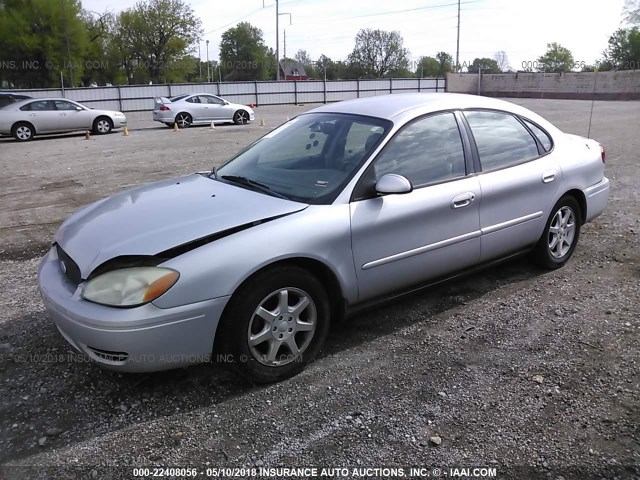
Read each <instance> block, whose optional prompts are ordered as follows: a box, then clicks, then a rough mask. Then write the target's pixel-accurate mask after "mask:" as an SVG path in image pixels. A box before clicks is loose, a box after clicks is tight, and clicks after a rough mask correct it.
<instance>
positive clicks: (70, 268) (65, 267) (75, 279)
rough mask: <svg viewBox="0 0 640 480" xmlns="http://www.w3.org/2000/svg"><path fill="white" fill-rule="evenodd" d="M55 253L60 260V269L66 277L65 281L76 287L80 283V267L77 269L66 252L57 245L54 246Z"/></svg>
mask: <svg viewBox="0 0 640 480" xmlns="http://www.w3.org/2000/svg"><path fill="white" fill-rule="evenodd" d="M56 251H57V252H58V259H59V260H60V268H61V269H62V271H63V272H64V274H65V276H66V277H67V280H69V281H70V282H71V283H72V284H73V285H74V286H76V287H77V286H78V285H79V284H80V282H81V281H82V276H81V274H80V267H78V264H77V263H76V262H74V261H73V259H72V258H71V257H70V256H69V255H67V252H65V251H64V250H63V249H62V247H60V245H58V244H56Z"/></svg>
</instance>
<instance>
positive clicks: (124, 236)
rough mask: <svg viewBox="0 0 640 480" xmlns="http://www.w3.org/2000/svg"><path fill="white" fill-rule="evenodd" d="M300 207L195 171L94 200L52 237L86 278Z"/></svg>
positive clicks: (295, 203)
mask: <svg viewBox="0 0 640 480" xmlns="http://www.w3.org/2000/svg"><path fill="white" fill-rule="evenodd" d="M247 204H249V205H252V208H250V209H249V208H246V205H247ZM304 208H306V205H305V204H301V203H297V202H292V201H289V200H283V199H280V198H275V197H270V196H265V195H263V194H260V193H257V192H253V191H250V190H246V189H242V188H238V187H235V186H232V185H228V184H225V183H221V182H218V181H215V180H211V179H209V178H206V177H204V176H201V175H197V174H194V175H188V176H184V177H180V178H175V179H170V180H163V181H160V182H156V183H152V184H149V185H145V186H142V187H138V188H134V189H132V190H127V191H123V192H120V193H118V194H116V195H113V196H112V197H109V198H107V199H105V200H101V201H99V202H97V203H94V204H93V205H92V206H90V207H89V208H85V209H83V210H81V211H79V212H77V213H76V214H74V215H72V216H71V217H69V218H68V219H67V220H65V221H64V222H63V223H62V225H61V226H60V229H59V230H58V232H57V233H56V235H55V241H56V242H57V243H58V244H60V246H61V247H62V248H63V250H64V251H65V252H66V253H67V254H68V255H70V256H71V258H73V259H74V260H75V262H76V263H77V264H78V266H79V267H80V272H81V274H82V278H84V279H86V278H88V276H89V274H90V273H91V272H92V271H93V270H94V269H95V268H96V267H98V266H100V265H101V264H102V263H104V262H105V261H107V260H109V259H111V258H114V257H117V256H120V255H156V254H158V253H160V252H163V251H165V250H168V249H170V248H172V247H176V246H178V245H183V244H185V243H188V242H190V241H192V240H196V239H199V238H202V237H205V236H207V235H211V234H214V233H218V232H221V231H224V230H227V229H229V228H232V227H236V226H238V225H244V224H247V223H251V222H256V221H259V220H263V219H265V218H270V217H276V216H279V215H285V214H289V213H292V212H295V211H298V210H302V209H304ZM209 298H212V297H209Z"/></svg>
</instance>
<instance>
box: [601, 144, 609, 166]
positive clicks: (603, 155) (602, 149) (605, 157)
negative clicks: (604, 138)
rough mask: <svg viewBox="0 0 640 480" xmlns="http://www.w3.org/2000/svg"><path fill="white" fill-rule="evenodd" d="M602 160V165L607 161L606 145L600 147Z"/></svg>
mask: <svg viewBox="0 0 640 480" xmlns="http://www.w3.org/2000/svg"><path fill="white" fill-rule="evenodd" d="M600 158H602V163H605V162H606V161H607V152H605V151H604V145H600Z"/></svg>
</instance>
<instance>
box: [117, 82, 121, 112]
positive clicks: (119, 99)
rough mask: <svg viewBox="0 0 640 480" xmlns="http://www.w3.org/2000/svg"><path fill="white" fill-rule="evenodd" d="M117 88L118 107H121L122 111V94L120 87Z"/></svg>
mask: <svg viewBox="0 0 640 480" xmlns="http://www.w3.org/2000/svg"><path fill="white" fill-rule="evenodd" d="M116 88H117V89H118V105H119V106H120V111H122V92H121V91H120V85H118V86H117V87H116Z"/></svg>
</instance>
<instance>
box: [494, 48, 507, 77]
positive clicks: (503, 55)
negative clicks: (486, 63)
mask: <svg viewBox="0 0 640 480" xmlns="http://www.w3.org/2000/svg"><path fill="white" fill-rule="evenodd" d="M493 59H494V60H495V61H496V63H497V64H498V68H499V69H500V71H501V72H508V71H509V70H511V65H509V57H507V52H505V51H504V50H499V51H497V52H496V53H495V54H494V55H493Z"/></svg>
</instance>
